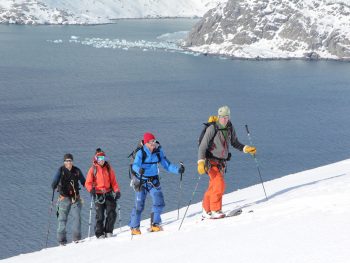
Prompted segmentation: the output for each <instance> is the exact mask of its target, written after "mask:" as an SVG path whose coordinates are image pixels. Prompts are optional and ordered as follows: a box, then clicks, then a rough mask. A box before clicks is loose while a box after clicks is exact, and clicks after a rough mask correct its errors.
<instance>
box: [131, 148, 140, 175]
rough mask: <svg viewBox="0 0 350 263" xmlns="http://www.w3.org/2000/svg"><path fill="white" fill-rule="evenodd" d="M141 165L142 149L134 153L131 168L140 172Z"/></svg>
mask: <svg viewBox="0 0 350 263" xmlns="http://www.w3.org/2000/svg"><path fill="white" fill-rule="evenodd" d="M141 166H142V150H141V149H140V150H138V151H137V153H136V155H135V159H134V163H133V164H132V169H133V170H134V172H135V173H137V174H140V169H141Z"/></svg>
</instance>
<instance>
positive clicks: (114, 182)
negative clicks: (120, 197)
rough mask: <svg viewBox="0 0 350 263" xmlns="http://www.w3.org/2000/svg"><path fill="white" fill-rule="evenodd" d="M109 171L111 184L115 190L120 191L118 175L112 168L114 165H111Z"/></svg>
mask: <svg viewBox="0 0 350 263" xmlns="http://www.w3.org/2000/svg"><path fill="white" fill-rule="evenodd" d="M109 172H110V180H111V186H112V188H113V192H120V189H119V184H118V181H117V177H116V175H115V171H114V169H113V168H112V166H109Z"/></svg>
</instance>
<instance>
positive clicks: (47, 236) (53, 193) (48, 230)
mask: <svg viewBox="0 0 350 263" xmlns="http://www.w3.org/2000/svg"><path fill="white" fill-rule="evenodd" d="M54 196H55V189H53V190H52V198H51V205H50V211H49V222H48V227H47V234H46V242H45V248H47V241H48V240H49V233H50V225H51V220H50V219H51V214H52V209H53V199H54Z"/></svg>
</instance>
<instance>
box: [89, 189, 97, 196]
mask: <svg viewBox="0 0 350 263" xmlns="http://www.w3.org/2000/svg"><path fill="white" fill-rule="evenodd" d="M90 194H91V196H95V195H96V190H95V188H92V189H91V191H90Z"/></svg>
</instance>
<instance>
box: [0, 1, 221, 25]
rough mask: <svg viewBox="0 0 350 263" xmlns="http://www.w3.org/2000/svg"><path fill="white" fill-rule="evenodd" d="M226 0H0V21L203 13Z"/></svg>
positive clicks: (72, 21) (54, 21)
mask: <svg viewBox="0 0 350 263" xmlns="http://www.w3.org/2000/svg"><path fill="white" fill-rule="evenodd" d="M225 1H227V0H132V1H130V0H1V1H0V23H16V24H98V23H108V22H110V19H119V18H158V17H196V16H199V17H201V16H203V14H204V13H205V12H207V11H208V10H209V9H211V8H213V7H215V6H216V5H217V4H218V3H222V2H225Z"/></svg>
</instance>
